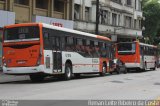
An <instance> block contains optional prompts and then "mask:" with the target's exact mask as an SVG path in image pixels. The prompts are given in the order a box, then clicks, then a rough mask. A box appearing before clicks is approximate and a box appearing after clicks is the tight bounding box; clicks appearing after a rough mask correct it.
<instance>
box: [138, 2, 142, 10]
mask: <svg viewBox="0 0 160 106" xmlns="http://www.w3.org/2000/svg"><path fill="white" fill-rule="evenodd" d="M138 10H139V11H141V10H142V3H141V0H138Z"/></svg>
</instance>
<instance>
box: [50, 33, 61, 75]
mask: <svg viewBox="0 0 160 106" xmlns="http://www.w3.org/2000/svg"><path fill="white" fill-rule="evenodd" d="M53 39H54V40H53V41H54V42H53V50H52V51H53V52H52V55H53V73H57V72H62V52H61V46H60V45H61V44H60V42H61V39H60V37H56V36H55V37H54V38H53Z"/></svg>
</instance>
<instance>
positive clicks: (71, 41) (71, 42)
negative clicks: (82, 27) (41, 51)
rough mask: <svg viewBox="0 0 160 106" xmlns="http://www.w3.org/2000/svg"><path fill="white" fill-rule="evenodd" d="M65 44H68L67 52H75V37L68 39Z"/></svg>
mask: <svg viewBox="0 0 160 106" xmlns="http://www.w3.org/2000/svg"><path fill="white" fill-rule="evenodd" d="M65 42H66V43H65V44H66V51H74V48H75V46H74V38H73V37H70V36H68V37H66V38H65Z"/></svg>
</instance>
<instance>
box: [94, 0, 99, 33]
mask: <svg viewBox="0 0 160 106" xmlns="http://www.w3.org/2000/svg"><path fill="white" fill-rule="evenodd" d="M98 30H99V0H97V2H96V30H95V34H96V35H98V34H99V31H98Z"/></svg>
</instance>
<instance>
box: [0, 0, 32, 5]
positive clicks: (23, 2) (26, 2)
mask: <svg viewBox="0 0 160 106" xmlns="http://www.w3.org/2000/svg"><path fill="white" fill-rule="evenodd" d="M0 1H3V0H0ZM14 3H16V4H21V5H27V6H28V5H29V0H14Z"/></svg>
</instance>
